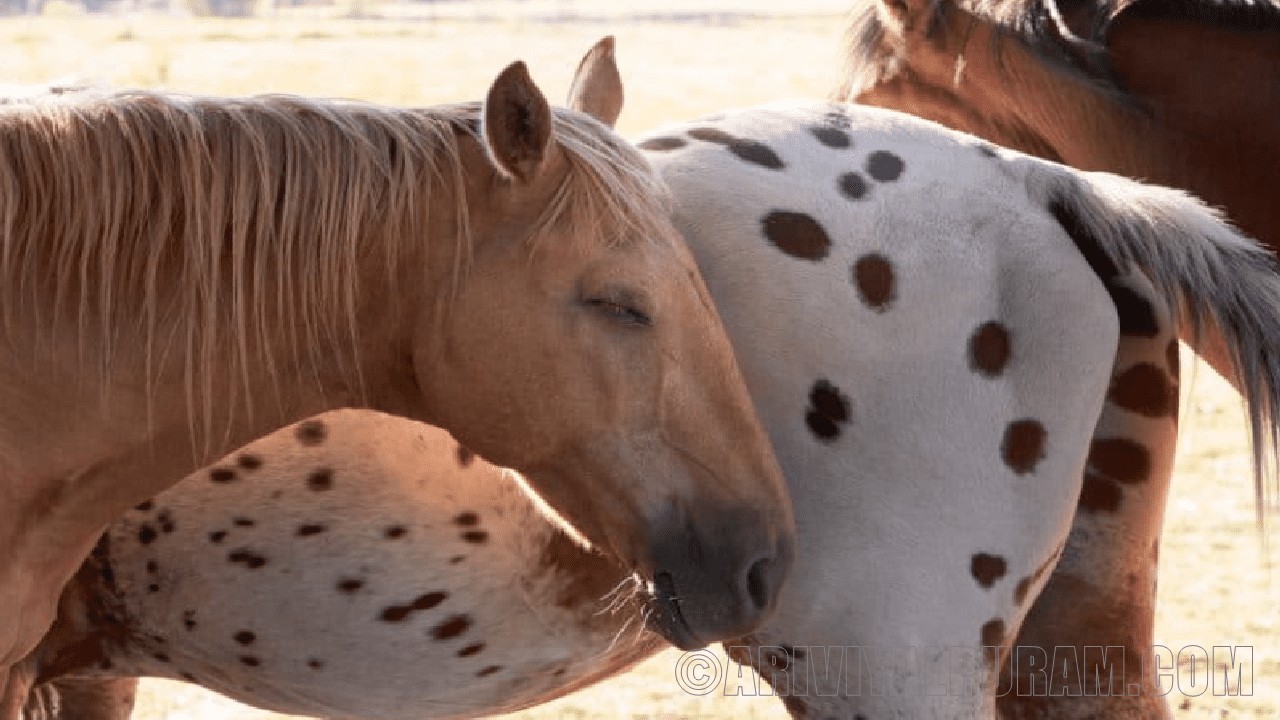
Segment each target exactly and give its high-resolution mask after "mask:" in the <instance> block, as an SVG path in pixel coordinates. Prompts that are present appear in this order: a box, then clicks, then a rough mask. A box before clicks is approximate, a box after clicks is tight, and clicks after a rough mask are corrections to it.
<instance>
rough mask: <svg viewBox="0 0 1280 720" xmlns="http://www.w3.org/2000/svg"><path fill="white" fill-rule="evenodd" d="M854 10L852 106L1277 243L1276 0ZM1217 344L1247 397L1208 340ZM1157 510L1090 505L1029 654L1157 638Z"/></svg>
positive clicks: (1146, 502) (1039, 614) (944, 1)
mask: <svg viewBox="0 0 1280 720" xmlns="http://www.w3.org/2000/svg"><path fill="white" fill-rule="evenodd" d="M854 12H855V20H854V22H853V25H852V28H851V29H850V33H849V42H850V49H849V68H848V70H849V73H848V79H847V82H846V85H845V87H844V88H842V90H841V91H840V96H841V97H843V98H845V99H850V100H856V101H857V102H860V103H865V104H870V105H879V106H883V107H887V108H892V109H895V110H901V111H905V112H909V113H912V114H915V115H918V116H921V117H924V118H928V119H931V120H936V121H938V122H941V123H943V124H944V125H948V126H950V127H953V128H956V129H959V130H965V131H967V132H971V133H974V134H976V135H979V136H982V137H984V138H986V139H988V140H991V141H993V142H996V143H999V144H1001V145H1005V146H1008V147H1012V148H1015V149H1018V150H1022V151H1023V152H1028V153H1032V154H1034V155H1039V156H1041V157H1044V158H1048V159H1051V160H1056V161H1058V162H1062V163H1066V164H1068V165H1072V166H1074V167H1078V168H1081V169H1085V170H1107V171H1111V172H1116V173H1121V174H1124V175H1128V176H1131V177H1135V178H1139V179H1143V180H1147V181H1150V182H1156V183H1160V184H1162V185H1169V186H1172V187H1178V188H1183V189H1186V190H1190V191H1192V192H1193V193H1195V194H1196V195H1198V196H1200V197H1201V198H1203V199H1205V200H1206V201H1208V202H1209V203H1211V204H1213V205H1216V206H1219V207H1221V208H1223V209H1224V210H1225V211H1226V213H1227V215H1228V217H1229V219H1230V220H1231V221H1232V222H1233V223H1235V224H1236V225H1238V226H1239V227H1240V228H1242V229H1243V230H1244V231H1245V232H1246V233H1247V234H1249V235H1252V236H1254V237H1256V238H1257V239H1258V240H1260V241H1261V242H1262V243H1263V244H1264V245H1266V246H1268V247H1270V248H1271V249H1272V250H1273V251H1275V250H1277V249H1280V202H1277V200H1276V194H1277V192H1278V191H1280V132H1278V130H1280V126H1277V123H1276V118H1278V117H1280V3H1277V2H1276V1H1275V0H1258V1H1256V2H1253V1H1245V0H1220V1H1219V0H1067V1H1065V2H1061V3H1055V2H1054V0H994V1H992V2H975V1H971V0H884V1H883V2H880V1H877V0H861V2H859V4H858V5H857V7H856V9H855V11H854ZM1184 339H1186V338H1185V335H1184ZM1214 345H1217V347H1214ZM1207 350H1208V352H1207V353H1203V354H1205V355H1206V359H1207V360H1209V362H1210V364H1212V365H1213V367H1214V368H1215V369H1217V370H1218V371H1219V372H1220V373H1222V374H1223V375H1224V376H1226V377H1227V379H1229V380H1231V381H1232V382H1233V383H1234V384H1235V385H1236V387H1237V389H1242V388H1241V385H1240V379H1239V378H1238V377H1235V376H1234V375H1233V373H1232V372H1231V368H1230V366H1229V364H1228V363H1226V362H1224V358H1223V356H1222V353H1221V345H1220V344H1218V343H1217V342H1216V339H1215V338H1212V336H1211V346H1210V347H1209V348H1208V349H1207ZM1086 489H1087V487H1086ZM1265 490H1266V488H1264V487H1263V486H1261V485H1260V486H1259V488H1258V495H1259V500H1260V505H1259V507H1260V508H1261V507H1263V506H1264V504H1263V502H1262V499H1263V496H1264V494H1265V492H1264V491H1265ZM1121 496H1123V497H1121ZM1164 501H1165V493H1164V490H1163V489H1161V490H1160V491H1158V492H1149V493H1146V494H1144V496H1141V497H1139V496H1137V495H1134V494H1133V492H1132V489H1131V488H1125V490H1124V491H1123V492H1117V493H1116V498H1115V499H1114V501H1107V502H1105V503H1101V504H1099V503H1096V502H1090V501H1089V500H1088V498H1087V497H1086V498H1082V500H1081V505H1080V510H1081V512H1080V514H1079V515H1078V517H1077V519H1076V531H1075V532H1074V533H1073V541H1072V545H1071V548H1070V551H1069V552H1068V553H1067V561H1066V562H1064V563H1063V564H1062V565H1060V566H1059V570H1058V572H1057V573H1056V574H1055V575H1054V576H1053V578H1052V579H1051V581H1050V584H1049V589H1048V590H1047V591H1046V592H1045V593H1044V594H1043V595H1042V597H1041V600H1040V603H1039V604H1038V605H1037V607H1036V608H1035V609H1034V610H1033V611H1032V617H1031V618H1030V619H1029V621H1028V623H1027V625H1026V630H1025V631H1024V635H1023V637H1021V638H1019V641H1018V642H1019V644H1022V645H1029V646H1030V645H1034V646H1039V647H1041V648H1045V649H1048V650H1050V651H1051V650H1052V648H1053V647H1055V646H1075V647H1077V648H1078V649H1079V650H1081V652H1083V651H1084V648H1085V647H1086V646H1090V645H1102V646H1106V645H1114V644H1138V645H1140V644H1143V643H1145V644H1147V645H1150V644H1151V628H1152V624H1153V617H1152V611H1153V609H1154V604H1155V596H1154V586H1153V585H1152V586H1151V587H1150V588H1149V589H1148V590H1147V591H1144V592H1140V593H1134V592H1133V591H1132V589H1131V587H1130V582H1129V581H1128V579H1127V578H1128V577H1129V576H1130V575H1131V574H1134V573H1137V574H1139V575H1142V576H1152V577H1154V573H1155V568H1154V565H1155V553H1154V550H1153V549H1152V548H1153V547H1154V545H1155V544H1156V543H1158V541H1159V534H1160V526H1161V518H1162V516H1163V513H1164ZM1086 598H1087V600H1085V599H1086ZM1003 704H1004V705H1005V706H1006V708H1005V709H1006V711H1007V712H1008V713H1010V714H1012V715H1021V714H1026V715H1028V716H1032V717H1035V716H1045V715H1044V714H1045V712H1046V711H1045V710H1044V709H1043V708H1038V707H1034V708H1026V709H1023V710H1019V709H1016V708H1014V707H1013V701H1012V699H1009V700H1005V701H1003ZM1103 714H1104V715H1106V714H1107V712H1105V711H1104V713H1103ZM1062 717H1077V715H1074V714H1071V713H1070V712H1068V714H1065V715H1062Z"/></svg>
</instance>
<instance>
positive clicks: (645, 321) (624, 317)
mask: <svg viewBox="0 0 1280 720" xmlns="http://www.w3.org/2000/svg"><path fill="white" fill-rule="evenodd" d="M587 304H588V305H590V306H591V307H593V308H596V309H597V310H599V311H600V312H602V313H604V315H605V317H607V318H609V319H610V320H613V321H615V322H618V323H621V324H623V325H639V326H644V327H648V326H650V325H652V324H653V320H651V319H650V318H649V316H648V315H645V314H644V313H642V312H640V311H639V310H636V309H635V308H633V307H630V306H628V305H623V304H622V303H620V302H617V301H615V300H604V299H600V298H598V299H593V300H587Z"/></svg>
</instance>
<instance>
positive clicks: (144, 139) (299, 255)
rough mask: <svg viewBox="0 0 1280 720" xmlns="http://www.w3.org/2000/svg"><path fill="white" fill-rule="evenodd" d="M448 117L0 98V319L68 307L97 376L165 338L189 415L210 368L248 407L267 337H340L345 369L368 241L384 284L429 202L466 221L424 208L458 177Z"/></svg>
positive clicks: (50, 320) (205, 403) (131, 98)
mask: <svg viewBox="0 0 1280 720" xmlns="http://www.w3.org/2000/svg"><path fill="white" fill-rule="evenodd" d="M465 120H466V112H464V111H462V110H460V109H458V108H443V109H435V110H430V111H411V110H401V109H391V108H382V107H377V106H372V105H363V104H357V103H345V102H336V101H318V100H307V99H302V98H296V97H286V96H273V97H259V98H244V99H210V98H198V97H185V96H174V95H162V94H158V93H149V92H121V93H113V94H110V95H106V96H95V97H92V98H88V99H86V98H76V97H74V96H72V97H68V98H65V99H59V98H54V97H51V96H45V97H42V98H40V99H39V100H38V101H36V102H33V103H13V104H9V105H5V106H3V107H0V279H2V280H3V283H4V286H3V288H0V302H4V316H3V319H4V322H5V327H6V329H7V330H10V331H11V330H12V329H13V327H14V323H15V321H16V320H17V317H18V315H19V314H20V313H25V315H24V317H27V318H30V319H34V321H35V322H36V324H37V326H38V327H43V328H50V327H53V326H55V325H56V324H57V323H59V322H74V323H75V326H76V329H77V332H78V335H79V336H80V338H81V343H82V347H83V346H84V345H86V344H88V345H92V346H96V347H97V348H99V351H96V357H97V359H98V360H99V364H100V370H101V372H102V373H103V374H104V377H105V375H107V374H109V373H110V372H112V360H113V358H114V356H115V353H114V351H113V350H114V348H113V346H114V345H115V343H116V342H117V341H118V340H119V338H120V336H121V335H122V333H125V332H129V333H135V334H137V336H140V337H141V338H143V339H144V344H145V348H144V352H145V362H146V366H147V367H146V373H147V383H148V388H150V386H151V383H152V382H153V380H154V378H153V373H155V372H157V368H158V365H159V364H160V363H162V362H163V361H164V356H165V354H166V353H174V352H176V353H180V356H181V357H183V358H184V363H185V369H184V373H185V383H186V388H187V393H188V401H189V403H190V407H191V408H193V412H194V409H195V408H203V413H202V414H203V417H193V418H192V421H193V427H194V425H202V428H203V430H204V431H208V430H211V428H210V427H209V423H210V417H211V415H210V412H211V411H210V405H211V401H212V399H213V397H214V395H213V393H214V387H213V377H214V374H215V373H214V370H215V366H216V368H218V369H221V370H223V371H225V372H229V373H230V377H232V378H235V377H237V376H239V377H240V378H242V379H243V380H244V382H243V386H244V387H243V390H244V392H241V393H239V395H240V397H239V398H238V399H237V397H236V392H235V388H227V389H225V390H220V391H219V392H226V393H228V394H229V396H230V399H229V400H228V402H229V404H230V406H231V408H232V411H233V412H232V414H234V410H235V408H236V407H237V403H239V407H241V408H242V409H244V410H246V411H247V410H249V409H250V408H249V404H248V401H249V392H248V388H249V372H250V366H251V365H253V364H255V363H261V364H263V365H265V367H266V368H267V369H268V370H269V372H271V373H274V372H275V371H276V370H277V367H276V365H275V363H276V362H277V358H276V357H274V356H273V350H272V349H273V348H275V349H279V348H280V346H281V345H282V343H283V344H284V346H285V347H289V348H291V350H292V351H293V352H294V353H295V355H297V353H298V352H302V353H303V354H302V355H299V356H298V357H306V355H307V354H308V353H311V352H312V350H310V349H313V348H325V350H324V352H329V351H331V350H338V349H339V348H347V349H349V351H350V352H349V353H348V356H347V357H342V355H343V353H341V352H339V357H337V358H336V359H337V360H338V361H339V362H347V363H351V367H352V368H353V369H354V368H358V358H356V357H355V356H354V353H355V348H356V346H357V342H356V339H357V337H358V335H359V333H358V328H357V322H356V303H357V293H358V286H359V281H360V277H359V273H360V269H361V263H362V260H363V259H364V258H365V257H367V256H368V255H369V254H370V253H377V252H381V253H383V254H384V256H385V265H386V269H387V274H388V278H389V279H390V280H391V281H394V279H395V276H394V274H393V272H394V268H395V266H396V264H397V260H398V258H399V257H400V255H401V253H402V251H403V250H404V249H405V248H403V247H401V246H402V245H404V244H405V243H407V242H413V241H414V240H418V241H420V240H421V238H422V237H424V235H425V233H426V227H427V222H428V213H429V212H453V213H454V214H455V216H456V217H455V222H456V223H458V224H459V225H458V226H459V227H460V228H463V231H462V232H459V234H458V236H459V238H461V239H464V240H465V238H467V237H468V234H467V233H466V232H465V224H466V215H465V212H464V208H463V207H462V206H461V205H460V204H459V206H455V207H447V208H442V207H431V206H432V205H438V204H439V203H438V202H437V200H438V198H437V197H436V195H437V193H436V192H435V191H436V189H437V188H439V187H440V186H443V185H445V184H446V183H457V182H458V179H459V178H461V177H462V176H463V173H464V169H463V167H462V165H461V162H462V161H461V157H460V153H459V151H458V140H457V138H456V133H457V130H458V128H459V127H460V126H461V125H463V124H464V122H465ZM447 194H448V193H445V195H447ZM455 195H456V193H455ZM460 254H461V253H460ZM303 348H307V349H308V350H306V351H303V350H302V349H303ZM82 352H83V351H82ZM316 357H317V355H315V354H312V355H311V358H312V361H313V362H314V361H315V359H316ZM239 384H240V383H237V385H239ZM206 437H208V436H207V435H206Z"/></svg>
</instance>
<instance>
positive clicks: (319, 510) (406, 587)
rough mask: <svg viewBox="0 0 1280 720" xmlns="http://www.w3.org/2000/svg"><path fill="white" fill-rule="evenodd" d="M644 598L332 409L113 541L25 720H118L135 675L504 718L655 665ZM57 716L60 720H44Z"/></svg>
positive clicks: (533, 510) (491, 495) (570, 546)
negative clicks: (117, 697) (116, 698)
mask: <svg viewBox="0 0 1280 720" xmlns="http://www.w3.org/2000/svg"><path fill="white" fill-rule="evenodd" d="M374 478H377V479H378V480H379V481H380V482H377V483H373V482H370V480H371V479H374ZM638 589H639V588H638V585H637V581H636V580H635V579H634V578H633V577H632V576H630V575H629V574H628V573H627V572H626V571H624V570H623V569H622V568H621V567H620V566H618V565H617V564H616V563H615V562H613V561H611V560H609V559H607V558H605V557H604V556H602V555H600V554H597V553H596V552H594V551H591V550H588V549H586V548H584V547H582V546H581V545H579V544H578V542H577V541H576V540H575V539H573V538H572V537H571V536H570V535H569V534H567V533H566V532H565V531H564V530H563V529H562V528H561V527H559V526H557V525H555V524H553V522H552V521H550V520H549V519H548V518H547V517H546V516H544V515H543V514H541V512H540V510H539V508H538V507H537V505H536V504H535V502H534V501H532V500H531V499H530V496H529V495H528V494H527V492H526V489H525V488H524V487H523V485H522V484H521V481H520V480H519V479H518V477H517V476H516V475H514V474H512V473H510V472H509V471H504V470H501V469H499V468H496V467H494V466H492V465H490V464H488V463H486V462H485V461H484V460H482V459H480V458H478V457H475V456H474V455H472V454H471V453H469V452H468V451H467V450H466V449H465V448H463V447H461V446H459V445H458V444H457V443H456V442H455V441H454V440H453V438H452V437H450V436H449V434H448V433H446V432H444V431H442V430H439V429H437V428H433V427H430V426H427V425H422V424H419V423H415V422H410V421H407V420H403V419H400V418H395V417H391V416H386V415H380V414H377V413H372V412H360V411H337V412H331V413H327V414H325V415H322V416H320V417H318V418H315V419H312V420H309V421H307V422H304V423H301V424H299V425H296V426H294V427H292V428H288V429H286V430H284V431H281V432H279V433H276V434H273V435H272V436H269V437H267V438H265V439H263V440H260V441H258V442H256V443H253V444H252V445H249V446H247V447H246V448H244V449H243V450H241V451H239V452H238V453H237V454H235V455H233V456H230V457H228V458H226V459H224V460H223V461H221V462H220V463H218V464H216V465H214V466H213V467H211V468H209V469H207V470H205V471H202V472H200V473H196V474H194V475H192V476H190V477H189V478H187V479H186V480H184V481H183V482H181V483H179V484H178V485H176V486H175V487H174V488H172V489H170V490H169V491H167V492H165V493H163V494H161V495H159V496H157V497H156V498H155V499H153V500H151V501H148V502H146V503H144V504H143V505H141V506H139V507H138V508H135V509H134V510H132V511H130V512H129V513H128V514H127V515H126V516H125V517H124V518H122V519H121V520H120V521H119V522H117V523H116V524H115V525H114V526H113V527H112V528H111V529H110V531H109V532H108V533H107V535H106V536H105V537H104V539H103V541H102V542H101V543H100V544H99V547H98V549H97V551H96V552H95V554H94V557H93V558H92V559H91V560H90V562H88V563H87V564H86V565H85V567H84V568H82V570H81V572H80V573H79V575H77V578H76V581H75V582H74V583H73V584H72V585H71V586H70V587H69V588H68V592H67V594H66V595H64V598H63V612H62V613H61V614H60V616H59V623H58V624H57V625H55V630H54V632H53V633H51V635H50V637H49V638H47V639H46V643H45V646H44V647H43V648H42V650H41V652H40V653H38V654H39V655H40V659H41V663H40V668H39V669H40V670H41V672H43V673H44V674H45V675H46V676H47V677H49V678H50V681H49V682H47V683H46V684H45V685H44V686H41V687H40V688H38V692H37V693H35V694H33V696H32V699H31V701H30V704H29V707H28V716H27V720H84V718H88V717H99V716H101V717H102V718H103V720H118V719H119V718H126V717H128V715H127V713H126V714H124V715H120V716H114V715H109V714H102V713H104V712H105V711H106V710H107V709H110V707H112V706H111V704H110V703H109V702H108V700H109V699H110V697H109V695H110V694H111V693H117V694H118V691H119V690H121V689H122V688H121V687H120V686H118V685H114V684H113V683H116V682H117V681H116V680H115V679H116V678H125V679H126V680H120V681H118V682H128V680H127V679H129V678H134V677H139V676H158V677H167V678H172V679H176V680H185V681H187V682H192V683H198V684H200V685H203V686H204V687H207V688H209V689H212V690H216V691H218V692H220V693H222V694H224V695H226V696H228V697H231V698H233V699H236V700H238V701H241V702H244V703H248V704H250V705H254V706H257V707H261V708H265V709H268V710H273V711H276V712H284V713H291V714H306V715H320V716H325V717H335V718H348V717H350V718H366V719H383V718H386V719H401V718H403V719H408V718H420V717H423V716H430V717H439V718H446V717H448V718H463V717H478V716H485V715H490V714H493V713H501V712H510V711H514V710H517V709H520V708H522V707H528V706H531V705H536V704H538V703H541V702H545V701H547V700H550V699H552V698H554V697H558V696H560V695H563V694H565V693H568V692H571V691H573V690H574V689H577V688H579V687H584V686H586V685H590V684H592V683H594V682H596V681H598V680H600V679H602V678H604V677H607V676H608V675H611V674H613V673H616V672H622V671H624V670H626V669H627V668H629V667H630V666H631V665H633V664H635V663H636V662H639V661H640V660H642V659H643V658H645V657H647V656H648V655H650V654H651V653H653V652H655V651H656V650H658V649H659V648H660V647H662V645H663V643H662V641H661V640H660V639H659V638H658V636H657V635H655V634H653V633H651V632H649V631H648V630H647V629H646V628H645V625H644V623H643V619H642V615H641V609H642V607H643V605H644V603H643V601H642V600H641V599H640V595H639V594H638ZM95 684H96V686H97V687H98V690H97V691H96V692H97V695H96V696H95V695H94V694H92V693H85V692H80V693H79V694H76V691H77V689H78V688H89V689H90V690H93V688H94V687H95ZM50 697H53V698H58V707H61V708H63V710H62V712H61V713H45V714H43V715H42V714H40V713H39V712H37V710H39V709H40V708H42V707H49V706H50V705H51V703H50V702H48V701H47V699H48V698H50ZM42 698H43V699H45V701H42ZM92 713H98V714H97V715H95V714H92Z"/></svg>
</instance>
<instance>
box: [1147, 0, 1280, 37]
mask: <svg viewBox="0 0 1280 720" xmlns="http://www.w3.org/2000/svg"><path fill="white" fill-rule="evenodd" d="M1122 9H1123V11H1124V12H1127V13H1129V14H1131V15H1133V16H1134V17H1140V18H1144V19H1148V20H1190V21H1192V22H1199V23H1205V24H1207V25H1212V26H1214V27H1217V28H1222V29H1224V30H1242V31H1250V30H1256V31H1260V32H1276V31H1280V0H1140V1H1138V2H1130V3H1126V4H1125V7H1124V8H1122Z"/></svg>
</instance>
